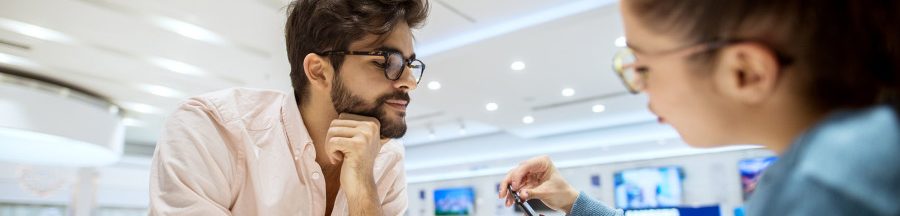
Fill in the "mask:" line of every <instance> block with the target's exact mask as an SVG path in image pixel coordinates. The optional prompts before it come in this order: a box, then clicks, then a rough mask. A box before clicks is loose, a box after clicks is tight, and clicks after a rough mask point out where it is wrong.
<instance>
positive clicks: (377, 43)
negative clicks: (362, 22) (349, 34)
mask: <svg viewBox="0 0 900 216" xmlns="http://www.w3.org/2000/svg"><path fill="white" fill-rule="evenodd" d="M410 39H411V38H410ZM402 40H403V39H397V38H390V37H389V36H386V38H379V37H377V36H375V35H367V36H365V37H363V39H362V40H358V41H355V42H353V43H350V50H354V51H369V50H382V51H395V52H400V53H401V54H403V57H405V58H410V57H412V56H414V55H415V52H414V51H413V47H412V46H411V45H407V44H411V43H409V42H404V41H402Z"/></svg>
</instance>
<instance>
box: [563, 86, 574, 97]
mask: <svg viewBox="0 0 900 216" xmlns="http://www.w3.org/2000/svg"><path fill="white" fill-rule="evenodd" d="M572 95H575V89H572V88H564V89H563V90H562V96H566V97H571V96H572Z"/></svg>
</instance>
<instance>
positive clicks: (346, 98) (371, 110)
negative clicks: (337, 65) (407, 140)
mask: <svg viewBox="0 0 900 216" xmlns="http://www.w3.org/2000/svg"><path fill="white" fill-rule="evenodd" d="M391 99H394V100H405V101H409V94H407V93H404V92H400V91H396V92H393V93H388V94H385V95H382V96H381V97H378V99H376V100H375V102H374V103H373V104H367V103H366V102H365V100H363V99H362V98H360V97H357V96H355V95H353V94H351V93H350V91H349V90H348V89H346V88H344V82H343V81H342V80H341V79H340V78H336V79H334V83H333V84H332V87H331V102H332V104H334V110H335V111H337V113H350V114H355V115H361V116H369V117H373V118H375V119H378V121H379V122H380V123H381V136H382V137H387V138H400V137H403V135H405V134H406V120H405V117H406V113H405V112H402V113H399V117H400V119H399V121H394V120H392V119H390V118H388V116H387V111H385V109H384V108H385V107H384V106H385V102H386V101H387V100H391Z"/></svg>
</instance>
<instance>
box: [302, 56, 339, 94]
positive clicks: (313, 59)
mask: <svg viewBox="0 0 900 216" xmlns="http://www.w3.org/2000/svg"><path fill="white" fill-rule="evenodd" d="M303 71H304V72H305V73H306V79H307V80H309V84H310V86H311V88H321V89H331V79H333V78H334V76H333V75H334V71H333V70H332V67H331V62H330V61H328V59H325V58H322V56H320V55H318V54H315V53H310V54H307V55H306V57H304V58H303Z"/></svg>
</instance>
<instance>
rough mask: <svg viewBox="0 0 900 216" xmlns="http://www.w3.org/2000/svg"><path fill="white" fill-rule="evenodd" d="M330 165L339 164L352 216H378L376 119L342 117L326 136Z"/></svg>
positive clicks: (333, 122)
mask: <svg viewBox="0 0 900 216" xmlns="http://www.w3.org/2000/svg"><path fill="white" fill-rule="evenodd" d="M325 138H326V140H327V142H328V145H327V147H326V148H327V151H328V153H329V154H328V155H329V160H330V161H331V163H332V164H339V163H342V164H341V188H342V189H343V190H344V193H345V194H346V195H347V200H348V201H349V203H352V204H353V205H351V207H350V214H351V215H380V214H381V201H380V200H379V199H378V193H377V190H376V186H375V177H374V165H375V156H378V153H379V152H380V151H381V145H382V141H381V124H380V122H378V119H375V118H372V117H367V116H360V115H353V114H347V113H341V114H340V116H338V118H337V119H335V120H334V121H332V122H331V128H329V129H328V134H327V135H326V136H325Z"/></svg>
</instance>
